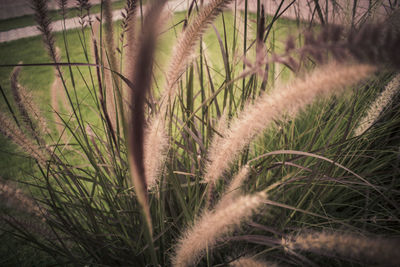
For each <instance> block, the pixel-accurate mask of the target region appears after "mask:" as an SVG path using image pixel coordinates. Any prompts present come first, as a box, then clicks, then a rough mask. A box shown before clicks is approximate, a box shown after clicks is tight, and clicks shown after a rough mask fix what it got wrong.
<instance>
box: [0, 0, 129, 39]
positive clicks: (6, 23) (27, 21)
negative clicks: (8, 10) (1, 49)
mask: <svg viewBox="0 0 400 267" xmlns="http://www.w3.org/2000/svg"><path fill="white" fill-rule="evenodd" d="M124 5H125V2H124V1H116V2H113V3H112V7H113V9H121V8H123V7H124ZM100 11H101V6H100V5H94V6H93V7H92V8H91V12H92V14H96V13H100ZM66 13H67V14H66V18H74V17H77V16H79V13H80V11H79V10H78V9H76V8H70V9H67V12H66ZM49 16H50V17H51V18H52V20H53V21H56V20H61V19H62V14H60V11H57V10H54V11H50V12H49ZM32 25H36V21H35V17H34V15H25V16H21V17H16V18H10V19H4V20H0V32H4V31H9V30H12V29H18V28H22V27H27V26H32Z"/></svg>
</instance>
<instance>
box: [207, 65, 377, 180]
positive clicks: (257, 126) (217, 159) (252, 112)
mask: <svg viewBox="0 0 400 267" xmlns="http://www.w3.org/2000/svg"><path fill="white" fill-rule="evenodd" d="M375 70H376V67H374V66H372V65H368V64H351V65H349V64H339V63H335V62H334V63H330V64H327V65H325V66H322V67H320V68H317V69H315V70H314V71H312V72H311V73H310V74H308V75H306V76H305V77H303V78H301V77H299V78H296V79H294V80H293V81H292V82H291V83H289V84H288V85H281V86H278V87H277V88H275V89H274V90H273V92H272V93H271V94H267V93H264V94H263V95H262V96H261V97H260V98H259V99H258V100H256V101H255V103H254V104H248V105H247V106H245V108H244V109H243V111H242V112H240V113H239V116H238V118H237V119H235V120H234V121H232V122H231V125H230V129H229V130H228V132H227V135H226V137H225V138H224V139H223V140H221V141H220V143H219V144H218V148H219V149H218V150H217V151H216V153H215V154H213V155H210V157H209V163H208V164H207V166H206V169H205V174H204V179H205V181H206V182H208V183H210V182H213V183H215V182H216V181H217V180H218V179H219V178H220V177H221V175H222V174H223V173H224V172H225V171H226V170H227V169H228V168H229V166H230V165H231V164H232V163H233V162H234V160H235V159H236V156H237V155H238V154H239V153H240V152H241V151H242V150H243V148H244V147H245V146H246V145H247V144H249V143H250V142H251V141H252V140H253V139H254V138H255V137H256V136H257V135H259V134H260V133H261V132H262V131H263V130H264V129H266V128H267V127H268V126H269V124H270V123H271V122H273V121H274V120H279V119H280V118H282V116H283V115H285V114H290V115H292V116H293V115H295V114H296V113H297V112H299V111H300V110H301V109H302V108H304V107H306V106H307V105H309V104H311V103H312V102H313V101H314V99H315V98H316V97H323V96H329V95H332V94H336V93H339V92H341V91H343V89H344V88H346V87H348V86H351V85H354V84H356V83H358V82H360V81H362V80H364V79H365V78H367V77H368V76H370V75H371V74H373V72H374V71H375Z"/></svg>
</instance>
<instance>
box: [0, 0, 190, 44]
mask: <svg viewBox="0 0 400 267" xmlns="http://www.w3.org/2000/svg"><path fill="white" fill-rule="evenodd" d="M0 1H2V0H0ZM98 1H100V0H98ZM166 10H169V11H171V12H178V11H183V10H186V1H185V0H176V1H171V2H168V4H167V6H166ZM121 12H122V9H118V10H115V11H113V20H114V21H116V20H121V19H122V15H121ZM96 16H99V14H93V15H91V20H92V21H94V20H95V17H96ZM86 20H87V18H86ZM64 26H65V29H66V30H70V29H76V28H79V27H81V24H80V19H79V18H78V17H76V18H70V19H66V20H65V23H64V21H62V20H58V21H54V22H53V23H51V28H52V30H53V31H54V32H59V31H63V30H64ZM40 34H41V32H40V31H39V29H38V28H37V26H36V25H34V26H27V27H23V28H19V29H13V30H9V31H5V32H0V43H4V42H9V41H14V40H18V39H21V38H27V37H32V36H37V35H40Z"/></svg>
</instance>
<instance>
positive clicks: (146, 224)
mask: <svg viewBox="0 0 400 267" xmlns="http://www.w3.org/2000/svg"><path fill="white" fill-rule="evenodd" d="M216 2H217V1H215V2H214V3H216ZM118 3H119V2H118ZM210 10H213V12H215V15H217V14H218V16H217V18H216V19H215V20H214V17H213V16H214V15H207V14H204V13H202V11H200V12H199V13H197V12H194V13H191V14H190V18H189V19H188V21H187V22H188V23H187V27H186V28H184V27H183V25H184V22H185V19H187V18H188V16H189V14H188V13H187V12H182V13H177V14H174V15H173V17H170V18H169V19H168V20H167V19H166V18H165V17H162V19H161V20H160V21H158V18H159V17H161V15H160V14H158V13H157V9H154V10H153V11H152V12H154V13H150V14H152V15H153V16H149V17H146V18H145V20H144V24H143V25H141V24H140V23H139V21H138V20H135V21H134V22H136V27H135V28H133V29H136V35H135V37H136V38H141V39H136V40H139V41H133V42H132V43H129V44H128V45H126V46H125V45H124V46H122V45H121V44H120V43H119V44H117V45H116V47H118V49H119V51H122V53H123V54H124V56H122V57H121V54H120V53H119V52H116V53H115V55H116V57H117V60H116V61H117V63H118V64H117V65H120V66H124V65H125V60H127V58H126V56H125V53H127V52H132V53H133V56H132V54H131V55H130V56H132V58H135V61H133V63H132V65H127V68H126V70H127V71H126V70H125V69H124V70H123V71H122V74H123V75H126V77H127V78H128V79H130V82H131V83H132V84H131V85H129V84H128V85H125V86H124V87H123V88H129V90H132V92H133V93H132V94H133V96H132V97H131V98H122V100H123V101H124V102H121V103H119V102H118V101H119V98H118V97H119V95H118V90H119V88H121V87H120V85H119V79H118V78H115V77H114V78H115V81H114V83H112V81H111V82H107V77H106V73H107V70H105V69H102V68H100V67H99V69H98V71H99V72H98V73H99V75H97V74H96V70H97V69H96V67H94V66H71V68H69V67H68V66H63V67H61V72H62V75H61V77H62V79H63V80H64V81H65V90H66V92H67V93H68V94H69V95H70V98H71V101H70V106H71V107H70V109H71V110H72V112H70V111H68V107H67V106H66V107H62V108H61V111H62V112H60V113H61V114H60V117H61V119H63V120H64V126H65V127H66V128H67V130H66V132H67V135H68V136H70V137H71V139H70V140H69V141H68V142H69V144H68V145H65V146H64V144H62V143H63V142H64V141H63V140H62V137H60V132H59V130H58V129H57V127H56V126H55V120H56V119H55V116H54V107H52V104H51V103H52V89H51V87H52V84H53V81H54V79H56V75H55V68H54V67H52V66H46V67H43V66H34V67H23V68H22V72H21V74H20V79H19V81H20V83H21V84H22V85H23V86H24V87H26V88H28V90H29V91H30V92H31V93H32V95H33V98H34V101H35V102H36V103H38V105H39V106H40V108H41V110H42V112H43V114H44V116H45V117H46V119H47V120H48V121H49V126H50V131H51V133H47V134H42V135H38V134H37V133H38V132H40V131H41V130H43V129H34V130H33V135H32V136H31V137H32V138H30V141H28V143H29V142H30V144H32V147H34V148H37V151H39V152H37V153H38V154H34V153H36V152H35V150H34V153H30V150H29V148H28V147H25V149H24V147H22V148H21V147H18V146H16V145H15V144H13V143H12V142H11V141H10V140H15V138H14V139H13V136H9V138H5V137H3V136H1V137H0V147H1V149H0V159H1V160H0V178H2V179H3V180H4V181H3V180H1V181H0V182H1V183H0V186H1V187H0V198H1V199H3V198H4V199H6V200H7V201H5V202H4V203H6V204H5V205H3V206H1V210H0V211H1V214H0V215H1V217H0V219H1V221H0V222H1V224H0V227H1V228H2V229H3V230H4V231H2V232H1V233H0V234H1V239H2V240H5V241H6V243H5V242H3V244H7V245H2V246H0V253H1V255H2V261H0V265H5V266H13V265H14V266H15V265H19V266H32V265H38V266H39V265H51V264H58V265H72V266H77V265H78V266H80V265H85V266H86V265H88V266H119V265H124V266H146V265H148V264H153V265H154V266H156V265H158V264H159V265H161V266H169V265H173V266H191V265H199V266H226V265H228V264H231V265H233V266H250V264H253V265H254V264H255V261H260V262H262V263H263V264H264V263H265V261H268V262H273V263H276V264H278V266H280V265H283V266H286V265H289V266H319V265H321V266H338V265H344V264H347V265H349V266H362V265H364V264H366V263H370V262H373V263H376V264H381V265H388V266H391V265H393V266H396V264H397V263H398V259H396V257H394V256H393V255H395V253H396V245H397V242H398V239H396V238H397V237H398V236H399V233H400V228H399V224H398V221H399V218H400V210H399V209H398V204H397V200H398V197H399V192H400V190H399V188H400V183H399V182H400V181H399V179H398V177H399V168H398V154H399V152H398V147H399V145H400V139H399V135H398V131H399V125H400V116H399V107H398V104H397V103H398V101H396V100H395V101H391V102H390V101H389V102H385V109H383V111H382V112H379V114H378V115H377V117H375V118H374V121H373V124H372V126H370V127H369V129H368V130H367V131H366V132H364V133H362V134H361V135H359V136H357V135H356V134H355V132H356V129H357V128H358V127H359V122H360V121H361V120H362V119H363V117H365V114H366V113H367V112H369V107H370V106H371V105H372V103H373V102H374V101H375V100H376V99H379V97H378V96H379V95H380V93H381V92H383V91H384V90H385V87H387V86H388V84H389V85H390V84H391V83H390V82H391V81H392V79H393V78H394V77H395V71H396V70H397V69H396V68H397V67H391V68H387V69H386V67H387V66H388V64H391V63H393V62H392V61H394V63H395V64H396V61H395V60H396V57H395V56H393V55H392V56H391V57H390V56H389V57H387V54H385V53H387V51H383V52H382V51H380V50H379V49H382V47H381V46H379V45H375V46H373V44H374V40H371V38H372V37H373V38H376V37H374V36H372V37H371V35H369V34H368V33H365V32H363V31H362V30H363V29H362V28H361V29H359V32H360V35H356V37H357V38H353V39H350V41H349V42H353V43H351V44H352V45H354V46H357V47H358V48H359V50H357V51H361V52H363V51H364V50H363V49H365V50H366V51H369V50H368V49H370V48H369V47H368V46H366V45H365V44H370V45H372V46H373V47H374V49H377V50H376V51H375V50H374V53H375V54H374V55H378V56H376V57H378V58H379V60H381V61H382V62H383V63H379V60H378V62H377V60H376V58H375V59H374V60H375V61H371V62H372V63H371V62H370V61H368V60H369V58H368V57H363V58H362V59H361V60H360V59H359V58H360V54H359V53H356V52H354V51H353V50H351V49H348V50H346V49H347V47H346V45H347V43H346V42H347V41H348V40H347V39H346V36H345V33H346V32H344V33H343V34H344V35H343V36H341V37H340V38H338V36H337V33H336V32H335V31H334V28H328V27H327V28H324V27H318V31H319V32H322V34H321V35H320V36H317V37H316V38H315V39H313V38H311V37H310V34H309V33H308V35H307V33H305V34H304V28H303V27H308V26H309V25H304V24H301V23H298V22H296V21H288V20H283V19H279V20H277V21H274V23H272V21H273V19H272V17H266V18H264V17H263V16H262V13H261V12H259V13H258V14H250V13H249V14H246V13H244V12H240V13H239V12H238V13H234V12H233V11H225V12H223V13H220V9H219V8H218V7H214V8H213V9H210ZM92 11H93V12H92V13H94V11H95V10H92ZM213 14H214V13H213ZM202 16H204V17H203V19H202V20H201V19H198V18H199V17H200V18H202ZM165 21H168V23H165ZM21 23H28V22H27V21H25V20H22V19H21ZM120 23H121V22H115V23H114V29H115V31H114V37H115V38H114V39H115V40H119V36H120V34H121V30H120ZM131 23H132V22H131ZM270 23H271V24H270ZM245 25H247V26H245ZM206 26H207V27H206ZM141 27H143V31H140V29H141ZM308 28H309V27H308ZM203 29H204V33H203ZM324 30H325V32H324ZM380 30H381V32H385V30H386V29H385V28H382V29H380ZM107 31H108V30H107V24H105V25H104V27H103V31H102V34H104V35H102V39H97V41H98V43H97V44H98V45H99V47H100V50H101V51H102V50H106V49H105V47H108V45H110V42H109V41H106V40H107V38H108V37H107V33H109V32H107ZM289 34H290V35H293V36H294V39H293V41H292V42H291V41H290V39H289V41H288V39H287V38H288V35H289ZM324 34H325V35H324ZM335 34H336V35H335ZM156 36H157V37H158V42H157V43H156V44H155V43H153V40H154V39H155V37H156ZM260 36H262V37H260ZM264 36H265V39H266V40H265V41H261V40H262V39H263V38H264ZM153 38H154V39H153ZM185 38H186V39H185ZM363 38H364V39H366V40H364V39H363ZM369 38H370V39H369ZM393 38H394V40H397V39H396V38H397V36H396V35H395V36H394V37H393ZM55 40H56V43H55V46H57V47H59V48H60V50H61V61H62V62H67V61H68V57H67V53H66V52H68V55H69V61H70V62H75V63H94V62H95V59H94V58H93V56H92V53H93V52H92V48H91V47H92V42H91V40H92V39H91V34H90V31H89V29H87V28H86V29H76V30H71V31H68V32H65V33H56V34H55ZM257 40H258V43H257V42H255V41H257ZM351 40H353V41H351ZM354 40H356V41H358V42H361V41H362V42H361V43H362V44H363V45H359V43H355V44H354V42H355V41H354ZM360 40H361V41H360ZM385 40H386V39H385ZM389 41H390V40H389ZM324 42H325V43H324ZM337 42H339V44H340V46H338V47H339V48H338V49H336V48H337V47H336V46H335V45H336V44H337ZM340 42H343V43H340ZM261 44H262V45H261ZM103 46H104V47H103ZM326 47H328V48H327V49H325V48H326ZM152 48H154V64H153V65H152V63H153V60H152V55H153V54H152ZM128 49H132V50H130V51H127V50H128ZM324 49H325V50H324ZM335 49H336V50H335ZM342 50H343V51H345V52H343V51H342ZM106 51H107V52H104V53H100V58H99V60H101V62H103V63H104V62H106V61H108V63H107V64H110V65H112V64H113V62H112V61H113V59H112V55H110V54H109V50H106ZM342 52H343V53H346V54H345V55H346V60H348V59H349V58H352V64H346V63H344V59H343V54H341V53H342ZM392 52H393V53H395V49H394V50H393V51H392ZM264 53H265V54H264ZM182 54H183V55H182ZM369 54H371V53H369ZM264 55H267V56H264ZM379 55H381V57H379ZM319 56H321V57H322V58H336V57H337V58H338V59H339V60H338V61H337V62H336V63H334V64H333V63H327V64H325V65H324V64H321V63H319V59H320V58H319ZM340 56H342V57H340ZM363 56H364V55H363ZM106 58H108V60H107V59H106ZM388 58H389V59H388ZM121 59H122V63H121V61H120V60H121ZM175 59H179V60H176V61H177V62H175V63H174V60H175ZM267 59H268V61H267ZM331 60H332V59H331ZM20 61H22V62H23V63H26V64H29V63H32V64H39V63H48V62H51V61H52V58H51V57H50V56H49V55H48V51H47V50H46V49H45V48H44V47H43V44H42V40H41V37H34V38H27V39H23V40H17V41H13V42H9V43H3V44H0V62H1V64H16V63H18V62H20ZM358 61H362V62H363V63H364V64H359V63H357V62H358ZM136 62H141V64H139V65H136V64H137V63H136ZM171 62H172V63H173V64H172V65H171ZM296 63H299V65H298V68H297V67H294V66H296V65H295V64H296ZM107 64H106V65H107ZM331 64H332V65H331ZM149 66H150V67H149ZM171 66H172V67H171ZM377 66H378V67H377ZM395 66H398V65H395ZM116 69H118V67H117V68H116ZM290 69H292V70H290ZM11 71H12V68H4V67H2V68H0V85H1V86H2V88H3V89H4V92H5V94H6V97H7V99H8V100H9V101H10V102H11V105H12V108H13V110H17V109H18V107H17V105H16V104H15V103H13V101H12V94H11V86H10V73H11ZM266 74H268V76H266ZM110 77H111V78H113V76H112V75H111V76H110ZM395 79H396V78H394V80H395ZM98 80H101V82H100V83H99V82H98ZM291 81H292V82H291ZM175 82H176V84H175ZM171 84H174V85H173V86H171ZM99 85H101V86H102V87H101V89H100V86H99ZM107 88H112V91H111V92H114V93H115V95H114V98H115V102H111V103H110V102H107V99H112V97H110V96H111V95H110V93H109V92H108V91H107ZM168 88H170V89H171V92H170V93H169V94H168V95H167V97H166V98H164V99H161V100H158V99H159V97H160V96H165V95H163V94H164V92H165V90H167V89H168ZM340 88H342V89H341V90H339V89H340ZM100 90H104V91H103V94H102V97H103V99H102V97H101V96H100V95H99V93H100V92H101V91H100ZM141 90H143V92H146V90H148V91H149V92H150V90H151V94H150V93H149V94H148V95H146V94H143V95H142V94H141V92H142V91H141ZM264 91H266V92H264ZM339 91H341V93H339ZM53 92H54V91H53ZM168 96H169V97H171V102H168V101H167V100H168ZM322 96H325V97H322ZM104 97H105V98H106V101H104ZM398 97H399V96H398V93H394V94H393V95H392V96H391V97H390V98H391V99H398ZM60 98H62V97H61V95H60ZM3 100H4V99H3ZM102 101H104V102H102ZM108 101H109V100H108ZM132 101H133V102H132ZM62 102H63V101H62V100H60V101H59V103H62ZM103 104H104V106H103ZM112 104H114V109H113V108H111V109H110V108H109V106H107V105H111V107H112ZM115 106H117V107H118V106H122V107H123V108H126V110H127V112H126V113H125V115H127V118H126V120H123V119H121V118H119V117H117V118H116V119H115V117H114V116H116V115H114V114H118V116H120V115H123V114H124V112H120V111H118V109H117V108H115ZM141 107H142V108H141ZM0 110H1V112H2V114H7V116H8V117H10V113H9V110H8V108H7V106H6V103H5V101H0ZM71 114H72V115H71ZM107 116H109V117H107ZM17 117H18V120H20V122H21V124H22V125H25V124H24V123H26V121H24V120H23V118H22V115H21V116H17ZM110 117H111V119H110ZM0 119H2V120H3V117H1V118H0ZM113 119H115V120H114V121H113ZM25 120H27V119H25ZM28 120H29V119H28ZM32 121H33V122H32ZM31 122H32V123H35V121H34V120H31ZM160 122H162V123H160ZM113 123H114V124H113ZM125 123H126V125H125ZM157 123H158V124H157ZM164 123H165V124H164ZM132 126H134V127H132ZM0 127H1V126H0ZM23 127H25V131H24V132H23V134H25V135H26V136H29V134H31V133H30V131H29V129H28V128H27V124H26V125H25V126H23ZM124 127H126V129H125V128H124ZM154 129H155V130H154ZM3 130H4V129H3ZM148 140H151V142H149V141H148ZM14 142H15V141H14ZM60 143H61V144H60ZM138 147H139V148H138ZM141 149H142V150H143V151H142V150H141ZM161 150H162V151H161ZM42 153H43V154H44V156H43V157H45V159H44V160H43V157H42V155H43V154H42ZM141 164H143V166H144V171H143V170H141V168H140V166H142V165H141ZM149 166H150V167H149ZM141 178H143V179H141ZM144 178H145V179H144ZM151 178H154V180H151ZM6 181H8V182H10V181H19V182H20V183H19V184H17V185H15V184H8V182H6ZM24 183H29V185H28V186H26V185H25V186H23V185H24ZM15 186H21V188H24V189H25V190H26V191H17V190H13V189H10V188H14V187H15ZM28 192H30V193H32V195H31V196H28V195H29V194H28ZM32 197H33V198H35V199H36V200H37V201H38V203H34V202H32V200H31V199H32ZM21 203H22V204H21ZM32 203H33V204H32ZM37 204H38V205H37ZM35 207H36V209H35ZM38 208H40V212H38V210H37V209H38ZM4 222H7V223H8V224H7V223H4ZM8 231H9V232H8ZM15 237H17V238H15ZM26 244H29V245H26ZM30 246H33V248H31V247H30ZM12 247H18V248H20V249H15V250H14V251H13V250H12ZM36 251H40V253H41V254H40V256H38V257H36V258H35V257H32V255H39V254H37V252H36ZM3 255H4V256H3ZM47 255H54V257H52V258H50V257H48V256H47ZM234 264H236V265H234ZM240 264H241V265H240Z"/></svg>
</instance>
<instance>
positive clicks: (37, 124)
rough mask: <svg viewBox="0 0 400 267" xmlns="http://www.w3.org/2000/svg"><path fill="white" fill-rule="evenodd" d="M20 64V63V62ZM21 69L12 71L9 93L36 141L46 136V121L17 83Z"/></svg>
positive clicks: (31, 99)
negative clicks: (42, 135)
mask: <svg viewBox="0 0 400 267" xmlns="http://www.w3.org/2000/svg"><path fill="white" fill-rule="evenodd" d="M20 64H22V62H20ZM20 72H21V67H20V66H17V67H15V68H14V69H13V71H12V73H11V77H10V82H11V92H12V96H13V98H14V102H15V104H16V105H17V108H18V111H19V113H20V114H21V117H22V120H23V122H24V124H23V126H25V128H26V130H27V131H28V132H29V133H30V134H31V135H32V137H34V138H36V139H37V140H42V138H41V137H40V136H41V134H48V133H50V130H49V129H48V127H47V120H46V118H45V117H44V116H43V115H42V114H41V112H40V110H39V108H38V107H37V105H36V104H35V102H34V101H33V97H32V95H31V94H30V93H29V92H28V90H26V88H24V87H23V86H22V85H21V84H19V82H18V76H19V74H20Z"/></svg>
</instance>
